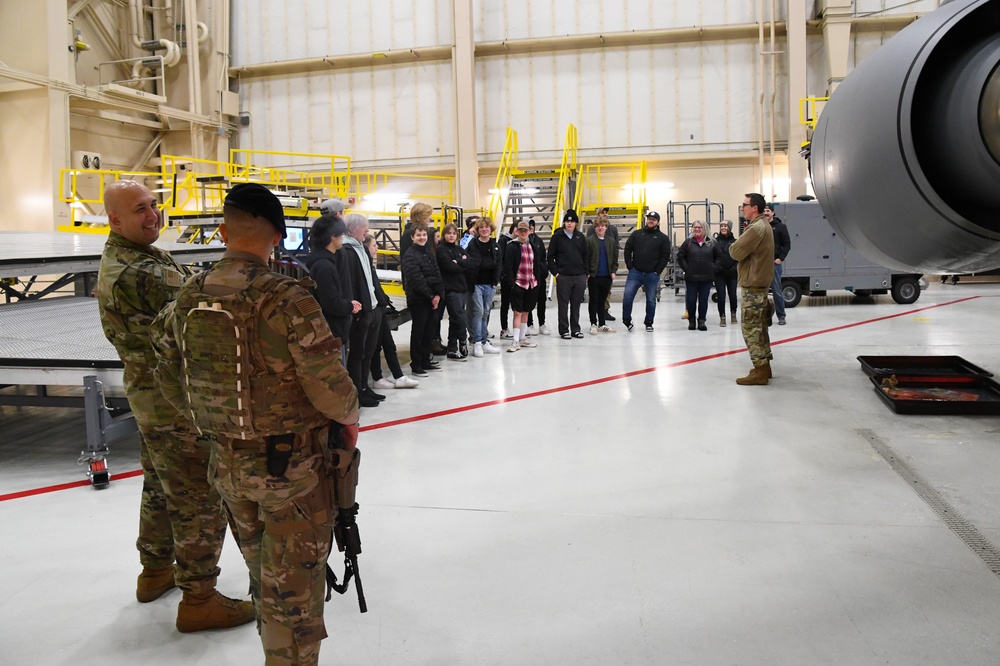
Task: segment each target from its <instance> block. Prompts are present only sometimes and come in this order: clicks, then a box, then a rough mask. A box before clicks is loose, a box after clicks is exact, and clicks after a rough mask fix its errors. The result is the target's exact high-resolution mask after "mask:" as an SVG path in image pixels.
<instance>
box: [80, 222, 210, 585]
mask: <svg viewBox="0 0 1000 666" xmlns="http://www.w3.org/2000/svg"><path fill="white" fill-rule="evenodd" d="M187 275H190V271H189V270H188V269H186V268H184V267H181V266H179V265H178V264H177V263H176V262H175V261H174V260H173V258H172V257H171V256H170V255H169V254H167V253H166V252H164V251H162V250H160V249H158V248H156V247H153V246H150V245H141V244H138V243H133V242H132V241H130V240H127V239H126V238H123V237H122V236H120V235H118V234H116V233H114V232H111V234H110V236H109V237H108V242H107V244H106V245H105V247H104V254H103V256H102V257H101V268H100V272H99V274H98V278H97V299H98V307H99V309H100V312H101V324H102V326H103V328H104V335H105V336H107V338H108V340H110V341H111V343H112V344H113V345H114V346H115V349H117V350H118V355H119V356H120V357H121V359H122V362H123V363H124V364H125V372H124V381H125V395H126V396H127V397H128V401H129V406H130V407H131V408H132V412H133V414H134V415H135V420H136V423H137V424H138V426H139V458H140V460H141V462H142V473H143V484H142V500H141V503H140V509H139V538H138V540H137V541H136V547H137V548H138V549H139V561H140V562H141V563H142V565H143V567H145V568H147V569H163V568H166V567H169V566H171V565H172V564H173V563H174V561H175V559H176V562H177V566H176V567H175V572H174V577H175V581H176V583H177V586H178V587H180V588H181V589H182V590H185V591H188V592H194V593H196V594H199V593H204V592H210V591H212V590H214V589H215V581H216V578H218V575H219V568H218V566H217V565H218V562H219V554H220V552H221V550H222V542H223V539H224V538H225V533H226V532H225V530H226V524H227V519H226V514H225V510H224V508H223V505H222V500H221V498H220V496H219V493H218V491H217V490H215V488H213V486H212V485H211V483H209V481H208V454H209V446H208V442H207V440H205V439H204V438H202V437H200V436H199V435H198V433H197V432H196V431H195V430H194V429H193V428H192V426H191V424H190V423H189V422H188V419H187V417H186V416H184V415H183V414H181V413H180V412H178V411H177V410H176V409H175V408H174V407H173V406H172V405H170V404H169V403H168V402H167V401H166V400H164V399H163V396H162V395H161V394H160V390H159V388H158V387H157V386H156V383H155V380H154V378H153V368H154V367H155V366H156V357H155V356H154V354H153V349H152V346H151V345H150V341H149V337H148V332H147V329H148V327H149V324H150V322H152V321H153V318H154V317H155V316H156V315H157V314H158V313H159V311H160V310H161V309H162V308H163V306H164V305H166V304H167V303H168V302H170V301H171V300H173V298H174V295H175V294H176V292H177V290H178V289H180V287H181V284H182V282H183V280H184V278H185V277H186V276H187Z"/></svg>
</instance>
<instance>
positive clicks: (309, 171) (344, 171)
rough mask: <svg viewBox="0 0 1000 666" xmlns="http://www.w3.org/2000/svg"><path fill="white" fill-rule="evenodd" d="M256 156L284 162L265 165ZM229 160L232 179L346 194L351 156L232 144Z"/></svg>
mask: <svg viewBox="0 0 1000 666" xmlns="http://www.w3.org/2000/svg"><path fill="white" fill-rule="evenodd" d="M257 160H259V161H260V162H276V161H278V160H281V161H282V162H284V164H282V165H280V166H273V165H271V166H268V165H264V164H261V163H259V162H257ZM229 162H230V165H231V167H232V171H231V173H230V176H231V179H232V180H233V181H235V182H250V181H252V182H255V183H261V184H262V185H268V186H271V187H278V188H281V189H285V190H293V189H295V190H306V191H313V192H316V193H317V198H319V197H320V196H323V197H325V198H330V197H337V198H343V197H345V196H346V195H347V189H348V184H349V182H350V176H351V158H350V157H349V156H347V155H323V154H320V153H292V152H280V151H274V150H244V149H240V148H233V149H232V150H230V151H229ZM303 162H305V164H303ZM317 166H318V167H319V168H317Z"/></svg>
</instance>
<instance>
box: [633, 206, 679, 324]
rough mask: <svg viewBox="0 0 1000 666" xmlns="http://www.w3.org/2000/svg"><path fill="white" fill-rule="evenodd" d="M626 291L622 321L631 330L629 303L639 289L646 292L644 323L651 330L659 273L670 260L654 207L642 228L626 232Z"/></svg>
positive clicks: (658, 217) (666, 239)
mask: <svg viewBox="0 0 1000 666" xmlns="http://www.w3.org/2000/svg"><path fill="white" fill-rule="evenodd" d="M624 258H625V267H626V268H627V269H628V276H627V277H626V278H625V293H624V295H623V296H622V323H623V324H625V329H626V330H627V331H629V332H630V333H631V332H632V329H634V328H635V326H634V325H633V324H632V303H633V301H635V295H636V294H637V293H639V288H640V287H641V288H642V290H643V291H644V292H645V294H646V316H645V318H644V319H643V323H644V324H645V325H646V331H647V332H648V333H652V332H653V317H654V316H656V291H657V288H658V287H659V284H660V274H661V273H662V272H663V269H665V268H666V267H667V264H668V263H669V262H670V239H669V238H668V237H667V235H666V234H665V233H663V232H662V231H660V214H659V213H657V212H656V211H654V210H651V211H649V212H648V213H646V223H645V224H644V225H643V227H642V228H641V229H637V230H635V231H633V232H632V233H631V234H629V237H628V240H627V241H625V252H624Z"/></svg>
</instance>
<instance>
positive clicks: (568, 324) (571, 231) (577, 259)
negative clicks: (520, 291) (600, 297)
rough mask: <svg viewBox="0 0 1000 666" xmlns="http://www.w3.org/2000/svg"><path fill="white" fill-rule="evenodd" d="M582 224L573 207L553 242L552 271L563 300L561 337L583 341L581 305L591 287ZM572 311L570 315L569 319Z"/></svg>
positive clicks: (560, 302) (550, 243)
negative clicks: (578, 227)
mask: <svg viewBox="0 0 1000 666" xmlns="http://www.w3.org/2000/svg"><path fill="white" fill-rule="evenodd" d="M579 222H580V218H579V217H578V216H577V214H576V211H575V210H573V209H572V208H570V209H568V210H567V211H566V214H565V215H563V223H562V226H561V227H559V228H558V229H556V231H555V233H553V234H552V239H551V240H549V272H550V273H552V275H553V277H555V279H556V297H557V299H558V301H559V336H560V337H561V338H562V339H563V340H569V339H570V336H572V337H574V338H582V337H583V333H582V332H581V331H580V304H581V303H583V292H584V290H585V289H586V288H587V266H588V258H587V241H586V240H585V239H584V237H583V234H582V233H580V231H579V230H578V229H577V228H576V227H577V225H578V224H579ZM567 310H568V316H567Z"/></svg>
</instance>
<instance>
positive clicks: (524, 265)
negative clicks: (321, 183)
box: [306, 199, 787, 407]
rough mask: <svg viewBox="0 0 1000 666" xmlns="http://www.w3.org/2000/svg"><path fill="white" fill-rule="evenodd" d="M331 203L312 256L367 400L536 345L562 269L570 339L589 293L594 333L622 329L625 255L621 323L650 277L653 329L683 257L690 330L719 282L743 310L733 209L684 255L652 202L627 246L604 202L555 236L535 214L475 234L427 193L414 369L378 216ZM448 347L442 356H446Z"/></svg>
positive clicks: (412, 238) (403, 255)
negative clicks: (393, 320)
mask: <svg viewBox="0 0 1000 666" xmlns="http://www.w3.org/2000/svg"><path fill="white" fill-rule="evenodd" d="M322 210H323V213H324V214H323V216H322V217H320V218H319V219H318V220H317V221H316V222H315V223H314V225H313V229H312V233H311V239H312V245H313V247H314V249H313V251H312V252H311V253H310V255H309V256H308V257H307V258H306V265H307V266H308V267H309V270H310V272H311V274H312V276H313V278H314V279H315V281H316V283H317V286H316V291H317V298H318V300H319V302H320V303H321V304H322V306H323V311H324V314H325V315H326V316H327V318H328V320H329V321H330V326H331V328H332V329H333V331H334V333H335V334H336V335H337V336H338V337H339V338H340V340H341V342H342V345H343V347H344V349H345V350H346V352H345V357H346V358H347V368H348V370H349V372H350V375H351V378H352V380H353V381H354V383H355V386H356V387H357V390H358V395H359V400H360V403H361V405H362V406H365V407H374V406H377V405H378V404H379V403H380V402H381V401H382V400H384V399H385V396H384V395H383V394H380V393H377V392H376V390H385V389H392V388H413V387H416V386H418V385H419V382H420V379H422V378H425V377H428V376H430V375H431V373H434V372H439V371H441V370H442V361H444V360H448V361H457V362H464V361H466V360H467V359H468V358H469V357H470V356H471V357H473V358H482V357H484V356H488V355H493V354H499V353H500V352H501V351H503V350H504V349H503V348H504V347H506V351H507V352H508V353H514V352H517V351H520V350H521V349H530V348H532V347H535V346H537V345H536V344H535V342H533V341H532V340H531V339H530V338H531V336H536V335H549V334H550V333H551V331H550V329H549V328H548V327H547V326H546V325H545V304H546V301H547V299H548V278H549V276H550V275H551V276H553V277H554V278H555V279H556V282H555V287H556V288H555V299H556V302H557V313H558V328H557V333H558V335H559V337H560V338H562V339H564V340H572V339H574V338H583V337H584V335H583V328H582V326H581V322H580V317H581V309H582V304H583V301H584V297H585V295H586V296H587V297H588V307H587V314H588V315H589V322H590V327H589V330H590V333H591V334H592V335H597V334H600V333H614V332H615V331H616V329H615V328H614V326H613V325H612V324H611V322H613V321H615V317H614V316H613V315H612V314H611V312H610V293H611V286H612V283H613V281H614V280H615V279H616V278H617V277H618V276H619V275H620V274H621V271H622V266H621V264H624V272H625V276H626V280H625V289H624V296H623V301H622V311H621V316H622V324H623V325H624V326H625V329H626V330H627V331H629V332H632V331H633V330H634V328H635V326H634V324H633V323H632V310H633V302H634V300H635V297H636V296H637V295H638V292H639V289H640V288H641V289H642V290H643V291H644V292H645V301H646V305H645V312H644V316H643V325H644V327H645V330H646V331H648V332H652V331H653V324H654V318H655V314H656V303H657V295H658V291H659V289H660V287H661V284H660V279H661V275H662V274H663V272H664V270H665V269H666V267H667V266H668V264H669V263H670V261H671V258H672V256H674V258H675V260H676V264H677V266H678V267H679V268H680V269H681V270H682V271H683V274H684V281H685V301H686V303H685V304H686V307H687V313H689V317H688V328H689V329H690V330H700V331H706V330H708V326H707V320H708V307H709V305H708V303H709V299H710V295H711V290H712V287H713V286H714V287H715V289H716V292H717V303H718V311H719V325H720V326H723V327H724V326H726V325H727V322H728V323H732V324H736V323H738V321H739V319H738V316H737V298H738V294H737V285H738V284H739V275H740V274H739V270H738V265H739V262H738V261H737V259H736V258H735V255H733V254H731V253H730V249H731V248H732V247H733V245H734V244H735V243H736V236H735V235H734V233H733V229H732V225H731V223H730V222H729V221H728V220H726V221H723V222H721V223H720V225H719V231H718V232H717V233H715V234H714V235H710V233H709V232H710V230H709V227H708V225H707V224H705V223H703V222H701V221H695V222H694V223H693V224H692V225H691V233H690V235H689V236H688V237H687V238H686V239H685V240H684V241H683V242H682V243H681V245H680V246H679V247H678V248H677V249H676V254H675V255H673V249H672V246H671V240H670V238H669V237H668V236H667V234H665V233H664V232H663V231H662V230H661V229H660V216H659V214H658V213H656V212H655V211H649V212H648V213H646V215H645V217H644V220H645V221H644V224H643V225H642V226H641V227H640V228H638V229H636V230H635V231H634V232H633V233H631V234H629V236H628V239H627V241H626V242H625V244H624V248H623V247H622V246H621V243H620V242H619V236H618V229H617V228H616V227H615V226H614V225H613V224H611V222H610V219H609V216H608V211H607V209H601V210H599V211H598V212H597V215H596V218H595V219H594V223H593V224H592V225H591V227H590V229H588V230H587V233H584V232H583V231H582V230H581V229H580V218H579V215H578V214H577V212H576V211H575V210H573V209H569V210H567V211H566V212H565V214H564V215H563V218H562V224H561V225H559V226H558V228H557V229H556V230H555V231H554V232H553V233H552V236H551V238H550V240H549V242H548V244H547V245H546V243H545V241H544V240H543V239H542V238H541V237H540V236H539V235H538V234H537V233H536V229H535V220H534V219H518V220H515V221H514V222H513V223H511V225H510V227H509V228H508V229H506V230H504V231H503V232H502V233H500V234H499V235H498V234H497V233H496V232H497V227H496V226H495V224H494V223H493V220H492V219H491V218H489V217H487V216H483V217H479V216H471V217H469V218H467V219H466V220H465V223H466V224H465V226H466V228H465V230H464V233H461V232H460V230H459V228H458V227H457V226H456V225H455V224H447V225H445V226H444V227H443V229H441V233H440V237H438V234H437V233H436V232H437V230H436V228H435V227H434V225H433V223H432V212H433V211H432V209H431V207H430V206H428V205H427V204H423V203H418V204H416V205H414V206H413V208H412V209H411V210H410V216H409V220H408V221H407V223H406V224H405V226H404V228H403V231H402V236H401V239H400V262H399V266H400V272H401V277H402V284H403V289H404V293H405V296H406V305H407V308H408V310H409V314H410V318H411V321H412V324H411V327H410V340H409V343H410V345H409V347H410V368H409V370H410V373H409V374H410V376H407V375H405V374H403V372H402V369H401V365H400V363H399V359H398V357H397V354H396V348H395V343H394V341H393V339H392V331H391V329H390V327H389V325H388V323H387V321H386V314H387V310H388V309H389V308H392V304H391V301H390V300H389V299H388V297H386V295H385V293H384V291H382V288H381V285H380V283H379V280H378V277H377V273H376V271H375V265H374V262H373V259H374V257H375V253H376V251H377V250H376V243H375V240H374V238H372V236H371V235H370V234H368V233H367V232H368V224H367V219H365V218H364V216H362V215H359V214H351V215H347V216H346V218H345V217H344V213H343V204H342V203H341V202H340V201H339V200H335V199H334V200H329V201H327V202H324V204H323V205H322ZM763 210H765V211H766V208H765V209H763ZM764 215H765V212H763V211H762V212H761V217H762V218H763V216H764ZM785 233H786V235H787V232H785ZM355 243H357V245H355ZM780 248H782V244H780V243H779V244H777V248H776V259H777V255H778V254H780V253H781V252H784V253H785V254H787V249H784V250H781V249H780ZM345 250H346V251H345ZM338 254H339V255H340V256H341V258H340V259H338ZM781 259H783V257H781V258H780V259H777V261H775V265H780V261H781ZM755 288H756V287H755ZM498 292H499V295H500V299H499V300H500V305H499V310H500V313H499V317H500V329H499V332H498V334H497V337H496V338H494V337H493V336H492V335H491V334H490V333H489V321H490V315H491V311H492V309H493V302H494V299H495V297H496V295H497V293H498ZM727 305H728V310H729V314H728V317H727V312H726V310H727ZM445 313H447V315H448V323H447V326H446V327H445V326H444V325H443V318H444V314H445ZM536 316H537V321H538V327H537V328H536V326H535V318H536ZM782 321H783V317H782ZM379 352H381V354H383V355H384V356H385V359H386V362H387V364H388V366H389V369H390V371H391V373H392V376H393V377H392V379H387V378H383V376H382V365H381V356H380V354H379ZM438 357H443V358H442V359H441V360H440V361H439V360H438ZM370 380H371V382H372V383H370Z"/></svg>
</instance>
